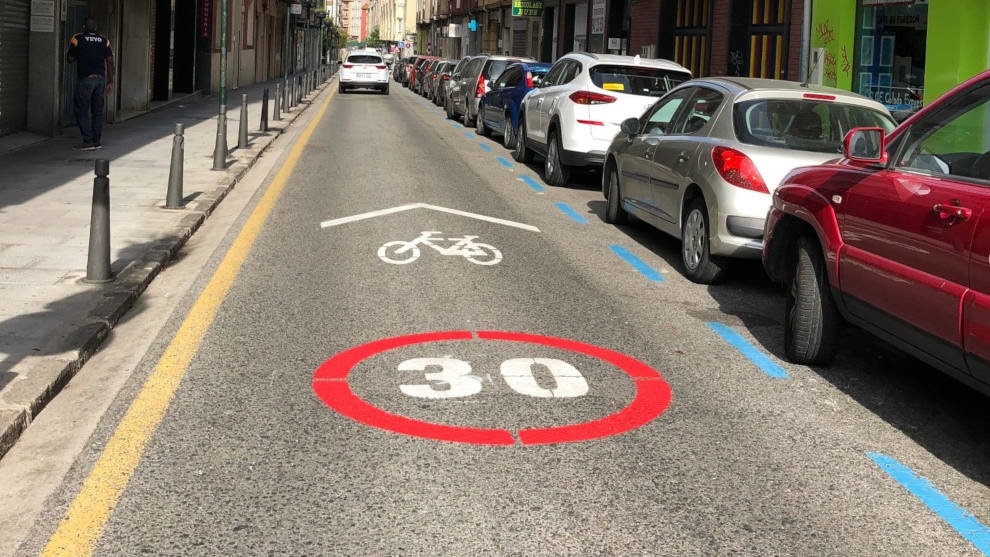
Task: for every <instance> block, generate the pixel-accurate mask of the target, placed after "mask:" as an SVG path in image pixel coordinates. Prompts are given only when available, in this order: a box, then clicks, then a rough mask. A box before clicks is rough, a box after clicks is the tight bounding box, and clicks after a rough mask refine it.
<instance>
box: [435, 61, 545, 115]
mask: <svg viewBox="0 0 990 557" xmlns="http://www.w3.org/2000/svg"><path fill="white" fill-rule="evenodd" d="M515 62H535V60H533V59H532V58H520V57H513V56H493V55H491V54H482V55H480V56H476V57H475V58H472V59H471V61H470V62H468V63H467V65H465V66H464V69H463V70H462V71H461V72H460V75H459V76H458V78H457V79H456V80H454V79H451V81H452V82H453V84H452V85H451V86H450V89H449V90H448V93H449V94H448V96H447V117H448V118H456V117H457V116H461V117H462V119H463V121H464V125H465V126H473V125H474V119H475V118H476V117H477V115H478V103H479V102H480V101H481V97H483V96H485V93H487V92H488V82H489V81H491V80H492V79H494V78H496V77H498V76H499V75H500V74H501V73H502V71H503V70H505V68H507V67H508V66H509V65H510V64H513V63H515Z"/></svg>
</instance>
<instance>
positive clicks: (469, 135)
mask: <svg viewBox="0 0 990 557" xmlns="http://www.w3.org/2000/svg"><path fill="white" fill-rule="evenodd" d="M464 137H470V138H471V139H474V133H473V132H464Z"/></svg>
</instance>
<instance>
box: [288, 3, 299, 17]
mask: <svg viewBox="0 0 990 557" xmlns="http://www.w3.org/2000/svg"><path fill="white" fill-rule="evenodd" d="M289 13H291V14H295V15H302V4H292V5H290V7H289Z"/></svg>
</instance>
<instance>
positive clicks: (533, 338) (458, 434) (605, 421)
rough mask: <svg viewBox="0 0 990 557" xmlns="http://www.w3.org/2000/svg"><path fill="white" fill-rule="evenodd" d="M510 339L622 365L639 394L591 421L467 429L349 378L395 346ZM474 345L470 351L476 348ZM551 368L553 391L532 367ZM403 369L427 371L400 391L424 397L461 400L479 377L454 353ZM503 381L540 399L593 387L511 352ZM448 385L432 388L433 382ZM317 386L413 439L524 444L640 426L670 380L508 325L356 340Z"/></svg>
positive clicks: (604, 352) (347, 411)
mask: <svg viewBox="0 0 990 557" xmlns="http://www.w3.org/2000/svg"><path fill="white" fill-rule="evenodd" d="M478 340H481V341H494V342H511V343H523V344H530V345H536V346H544V347H550V348H555V349H559V350H562V351H569V352H574V353H576V354H580V355H584V356H590V357H591V358H595V359H598V360H601V361H603V362H605V363H607V364H610V365H611V366H613V367H615V368H617V369H619V370H620V371H622V372H623V373H625V374H626V375H628V376H629V378H630V379H632V381H633V383H634V385H635V389H636V395H635V397H634V398H633V400H632V402H630V403H629V404H628V405H627V406H626V407H625V408H623V409H622V410H620V411H618V412H616V413H614V414H611V415H609V416H605V417H602V418H599V419H596V420H592V421H589V422H583V423H576V424H563V425H558V426H553V427H540V428H523V429H519V430H516V431H515V432H513V431H510V430H508V429H495V428H492V429H487V428H477V427H462V426H455V425H448V424H441V423H432V422H427V421H423V420H416V419H412V418H407V417H405V416H400V415H397V414H393V413H390V412H386V411H385V410H382V409H381V408H378V407H377V406H374V405H372V404H370V403H368V402H367V401H365V400H363V399H361V398H360V397H359V396H357V395H356V394H354V392H353V391H352V390H351V388H350V386H349V385H348V376H349V374H350V373H351V371H352V370H353V369H354V368H355V367H356V366H357V365H358V364H360V363H361V362H363V361H365V360H367V359H369V358H371V357H373V356H376V355H378V354H381V353H383V352H387V351H390V350H395V349H397V348H404V347H411V346H419V345H424V344H429V343H434V342H449V341H467V342H477V341H478ZM476 351H477V348H472V352H474V353H477V352H476ZM534 364H540V365H543V366H545V367H546V368H548V369H549V370H550V372H551V375H553V377H554V379H555V380H556V386H555V387H554V388H553V389H548V388H546V387H542V386H540V385H539V384H537V382H536V381H535V379H534V378H533V375H532V365H534ZM398 367H399V371H406V372H407V371H417V372H425V371H426V370H427V369H431V370H432V369H436V368H439V369H440V371H438V372H431V373H427V374H426V375H425V379H426V380H427V381H430V383H428V384H419V383H414V384H403V385H400V386H399V389H400V391H401V392H403V393H404V394H406V395H408V396H413V397H419V398H433V399H447V398H463V397H469V396H473V395H475V394H477V393H478V392H480V391H481V389H482V383H481V382H480V381H478V380H477V376H474V375H471V366H470V364H469V363H468V362H465V361H462V360H459V359H456V358H454V357H452V356H444V357H442V358H436V357H433V358H413V359H409V360H405V361H403V362H402V363H401V364H399V366H398ZM500 371H501V374H502V377H503V379H504V380H505V382H506V384H508V385H509V387H510V388H511V389H512V390H514V391H515V392H517V393H519V394H520V395H528V396H532V397H538V398H575V397H580V396H583V395H584V394H585V393H587V392H588V385H587V382H586V381H585V380H584V377H583V376H582V375H581V373H580V372H579V371H578V370H577V369H576V368H574V366H572V365H570V364H569V363H567V362H565V361H563V360H559V359H550V358H513V359H511V360H506V361H505V362H503V363H502V365H501V366H500ZM437 382H439V383H443V384H446V385H447V386H448V388H447V389H444V390H435V389H434V388H433V385H434V384H435V383H437ZM313 391H314V392H315V393H316V395H317V396H318V397H320V399H321V400H322V401H323V402H324V403H325V404H326V405H327V406H329V407H330V408H332V409H333V410H335V411H337V412H338V413H339V414H341V415H343V416H347V417H348V418H350V419H352V420H354V421H357V422H360V423H363V424H365V425H369V426H372V427H376V428H379V429H384V430H386V431H392V432H395V433H401V434H403V435H409V436H412V437H420V438H423V439H431V440H436V441H450V442H454V443H468V444H474V445H515V444H516V439H518V441H519V443H521V444H522V445H524V446H528V445H546V444H553V443H569V442H575V441H588V440H592V439H601V438H605V437H610V436H612V435H617V434H619V433H624V432H627V431H630V430H633V429H636V428H638V427H641V426H643V425H645V424H647V423H649V422H651V421H652V420H654V419H655V418H656V417H657V416H659V415H660V414H662V413H663V412H664V411H665V410H666V409H667V407H668V406H669V405H670V398H671V391H670V386H669V385H668V384H667V382H666V381H664V380H663V377H662V376H661V375H660V373H659V372H657V371H656V370H655V369H653V368H651V367H650V366H648V365H646V364H644V363H643V362H641V361H639V360H637V359H635V358H632V357H630V356H627V355H625V354H622V353H620V352H615V351H613V350H609V349H607V348H602V347H600V346H595V345H593V344H586V343H583V342H578V341H574V340H568V339H563V338H557V337H549V336H541V335H532V334H526V333H512V332H503V331H476V332H471V331H444V332H432V333H421V334H413V335H406V336H399V337H392V338H385V339H381V340H376V341H374V342H369V343H367V344H362V345H360V346H355V347H353V348H350V349H348V350H345V351H343V352H340V353H339V354H337V355H335V356H333V357H332V358H330V359H329V360H327V361H325V362H323V364H322V365H320V367H319V368H317V370H316V372H315V374H314V375H313Z"/></svg>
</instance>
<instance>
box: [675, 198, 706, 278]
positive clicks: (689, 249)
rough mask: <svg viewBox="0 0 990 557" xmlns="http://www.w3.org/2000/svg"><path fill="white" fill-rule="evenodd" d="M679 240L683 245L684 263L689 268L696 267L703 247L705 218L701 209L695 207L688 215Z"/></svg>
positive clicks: (699, 261)
mask: <svg viewBox="0 0 990 557" xmlns="http://www.w3.org/2000/svg"><path fill="white" fill-rule="evenodd" d="M681 241H682V243H683V246H684V247H683V249H684V263H685V264H686V265H687V266H688V268H690V269H695V268H697V267H698V264H699V263H701V257H702V254H703V253H704V249H705V219H704V218H703V217H702V215H701V211H698V210H697V209H695V210H694V211H691V214H690V215H688V220H687V223H686V224H685V226H684V238H683V239H682V240H681Z"/></svg>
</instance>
